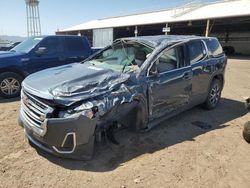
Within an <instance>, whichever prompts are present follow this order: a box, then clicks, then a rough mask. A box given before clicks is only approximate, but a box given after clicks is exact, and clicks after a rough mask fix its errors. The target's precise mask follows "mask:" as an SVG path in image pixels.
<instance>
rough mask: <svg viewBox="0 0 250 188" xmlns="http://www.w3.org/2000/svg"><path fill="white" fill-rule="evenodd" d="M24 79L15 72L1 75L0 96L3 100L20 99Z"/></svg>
mask: <svg viewBox="0 0 250 188" xmlns="http://www.w3.org/2000/svg"><path fill="white" fill-rule="evenodd" d="M22 80H23V78H22V77H21V76H20V75H18V74H16V73H13V72H5V73H2V74H0V95H1V96H2V97H3V98H13V97H18V96H19V95H20V91H21V83H22Z"/></svg>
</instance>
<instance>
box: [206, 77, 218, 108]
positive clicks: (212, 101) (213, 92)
mask: <svg viewBox="0 0 250 188" xmlns="http://www.w3.org/2000/svg"><path fill="white" fill-rule="evenodd" d="M221 90H222V83H221V81H220V80H218V79H213V81H212V83H211V85H210V88H209V92H208V96H207V99H206V101H205V103H204V105H203V106H204V107H205V108H206V109H208V110H211V109H214V108H216V107H217V105H218V104H219V102H220V98H221Z"/></svg>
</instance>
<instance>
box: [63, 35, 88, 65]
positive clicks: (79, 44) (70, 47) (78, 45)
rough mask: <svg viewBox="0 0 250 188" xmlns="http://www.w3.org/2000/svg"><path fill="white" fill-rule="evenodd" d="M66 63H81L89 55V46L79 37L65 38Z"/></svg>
mask: <svg viewBox="0 0 250 188" xmlns="http://www.w3.org/2000/svg"><path fill="white" fill-rule="evenodd" d="M64 44H65V49H66V62H67V63H75V62H81V61H83V60H84V59H85V58H87V57H88V56H89V55H90V54H89V53H90V52H89V51H90V49H89V46H88V45H89V44H86V42H85V41H84V40H83V38H81V37H76V36H67V37H65V43H64Z"/></svg>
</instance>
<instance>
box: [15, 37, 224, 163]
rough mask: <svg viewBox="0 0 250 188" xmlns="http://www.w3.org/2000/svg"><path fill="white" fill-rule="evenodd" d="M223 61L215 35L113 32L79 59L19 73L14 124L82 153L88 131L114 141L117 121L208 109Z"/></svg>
mask: <svg viewBox="0 0 250 188" xmlns="http://www.w3.org/2000/svg"><path fill="white" fill-rule="evenodd" d="M226 62H227V58H226V56H225V54H224V53H223V51H222V47H221V46H220V44H219V42H218V40H217V39H216V38H204V37H196V36H151V37H150V36H149V37H135V38H123V39H118V40H116V41H114V43H113V44H112V45H111V46H109V47H107V48H105V49H104V50H102V51H100V52H99V53H96V54H95V55H93V56H91V57H90V58H88V59H87V60H85V61H84V62H82V63H76V64H71V65H66V66H60V67H56V68H51V69H47V70H44V71H40V72H38V73H35V74H32V75H30V76H29V77H27V78H26V79H25V80H24V82H23V88H22V93H21V109H20V116H19V123H20V125H22V126H24V129H25V132H26V135H27V137H28V139H29V140H30V141H31V142H32V143H33V144H35V145H36V146H38V147H40V148H42V149H43V150H45V151H47V152H50V153H53V154H56V155H59V156H64V157H71V158H90V157H91V155H92V152H93V146H94V141H95V136H98V137H99V138H100V137H101V135H106V136H107V137H108V138H109V139H110V140H111V141H113V142H114V143H117V141H116V140H115V137H114V135H113V133H114V130H115V129H117V128H118V127H130V128H131V129H134V130H149V129H151V128H152V127H153V126H154V125H156V124H158V123H159V122H161V121H163V120H165V119H167V118H169V117H171V116H173V115H176V114H178V113H180V112H183V111H184V110H187V109H189V108H191V107H193V106H195V105H199V104H203V105H204V106H205V107H206V108H207V109H213V108H215V107H216V106H217V104H218V103H219V101H220V97H221V91H222V88H223V85H224V71H225V67H226Z"/></svg>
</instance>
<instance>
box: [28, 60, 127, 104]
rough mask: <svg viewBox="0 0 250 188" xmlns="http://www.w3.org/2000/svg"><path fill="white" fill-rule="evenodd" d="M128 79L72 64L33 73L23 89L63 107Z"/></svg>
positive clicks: (109, 89) (115, 73)
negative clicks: (52, 100)
mask: <svg viewBox="0 0 250 188" xmlns="http://www.w3.org/2000/svg"><path fill="white" fill-rule="evenodd" d="M129 77H130V76H129V74H124V73H118V72H114V71H112V70H110V69H102V68H97V67H94V66H90V65H84V64H80V63H74V64H69V65H64V66H60V67H56V68H51V69H47V70H43V71H40V72H37V73H35V74H32V75H30V76H28V77H27V78H26V79H25V80H24V82H23V86H24V88H25V89H28V90H30V91H32V92H33V93H34V92H35V93H36V95H37V96H40V97H43V94H45V95H47V96H48V95H50V97H51V99H52V98H53V99H54V100H58V101H61V102H60V103H65V104H66V103H69V102H70V103H72V102H73V101H78V100H85V99H88V98H92V97H95V96H99V95H101V94H104V93H107V92H109V91H112V90H113V89H114V88H116V87H117V86H118V85H120V84H121V83H123V82H124V81H126V80H128V78H129ZM47 98H48V97H47ZM63 101H64V102H63Z"/></svg>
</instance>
